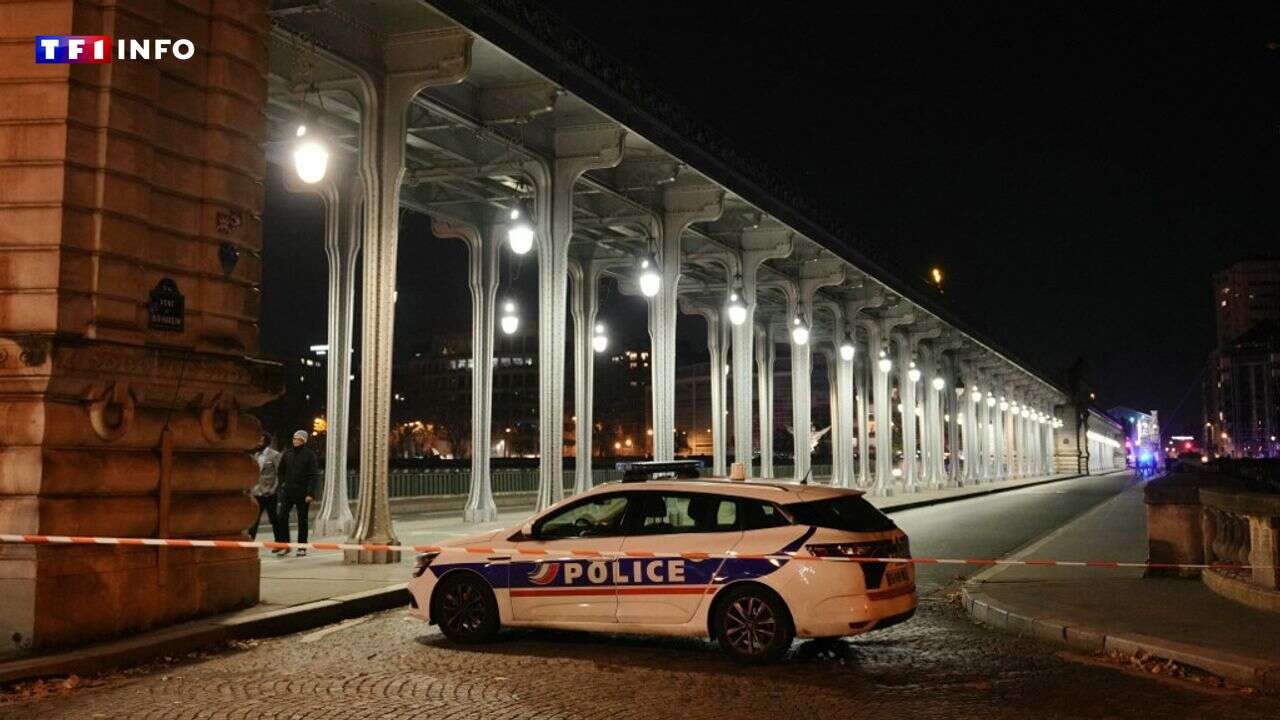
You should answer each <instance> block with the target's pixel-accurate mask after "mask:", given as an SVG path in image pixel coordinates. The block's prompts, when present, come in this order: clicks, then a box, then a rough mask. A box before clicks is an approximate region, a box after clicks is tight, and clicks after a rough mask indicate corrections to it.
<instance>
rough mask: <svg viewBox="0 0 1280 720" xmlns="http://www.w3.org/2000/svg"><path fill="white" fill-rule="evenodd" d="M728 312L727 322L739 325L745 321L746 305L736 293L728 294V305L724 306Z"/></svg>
mask: <svg viewBox="0 0 1280 720" xmlns="http://www.w3.org/2000/svg"><path fill="white" fill-rule="evenodd" d="M726 310H727V311H728V313H729V322H731V323H733V324H734V325H735V326H736V325H741V324H742V323H744V322H746V321H747V306H746V305H744V304H743V303H742V298H741V297H739V296H738V293H736V292H735V293H730V294H729V305H728V306H727V307H726Z"/></svg>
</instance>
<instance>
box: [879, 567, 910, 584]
mask: <svg viewBox="0 0 1280 720" xmlns="http://www.w3.org/2000/svg"><path fill="white" fill-rule="evenodd" d="M884 577H885V582H887V583H888V584H889V585H901V584H903V583H906V582H910V580H911V575H910V573H909V572H908V571H907V568H905V567H900V568H896V569H894V570H890V571H889V572H886V573H885V574H884Z"/></svg>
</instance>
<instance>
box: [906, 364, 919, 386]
mask: <svg viewBox="0 0 1280 720" xmlns="http://www.w3.org/2000/svg"><path fill="white" fill-rule="evenodd" d="M907 379H908V380H910V381H911V382H913V383H918V382H920V368H918V367H916V364H915V361H912V362H911V365H910V367H909V368H908V369H907Z"/></svg>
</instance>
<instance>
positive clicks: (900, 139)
mask: <svg viewBox="0 0 1280 720" xmlns="http://www.w3.org/2000/svg"><path fill="white" fill-rule="evenodd" d="M867 5H868V4H866V3H846V4H838V5H837V4H834V3H811V4H806V3H787V4H781V3H751V2H741V1H740V0H739V1H737V2H688V1H687V0H686V1H685V2H679V3H667V2H645V3H599V2H569V3H564V2H558V3H549V6H550V7H553V8H554V9H555V11H556V12H558V13H559V14H561V16H562V17H564V19H565V21H566V22H570V23H571V24H573V25H575V26H576V27H578V28H579V29H580V30H581V31H582V32H583V33H584V34H586V35H588V36H589V37H592V38H593V39H595V40H596V41H597V42H598V43H599V44H601V45H604V46H606V47H608V48H610V49H611V50H612V51H613V53H614V54H615V55H616V56H617V57H618V58H620V59H622V60H624V61H626V62H628V63H629V64H631V65H632V66H633V67H635V68H636V69H637V70H638V71H640V72H641V73H643V74H645V75H647V76H649V77H650V78H651V79H652V80H653V81H655V82H656V83H658V84H659V85H661V86H663V87H665V88H667V89H668V90H669V92H670V93H672V94H673V95H674V96H675V97H676V98H677V99H679V100H682V101H683V102H684V103H685V104H686V105H687V106H688V107H689V108H690V110H691V112H693V113H695V114H697V115H700V116H701V117H702V118H703V119H704V121H705V122H708V123H712V124H715V125H717V126H719V128H720V129H721V130H723V131H724V132H725V133H726V134H728V135H729V136H730V137H733V138H735V139H737V140H738V141H739V143H740V144H741V145H742V146H743V147H744V148H746V149H748V150H750V151H752V152H755V153H757V154H758V155H759V156H760V157H762V158H763V159H764V160H766V161H767V162H768V163H769V164H770V165H771V166H772V167H774V168H776V171H777V172H778V173H780V174H782V175H786V176H789V177H790V178H792V179H793V180H794V181H796V182H797V183H799V184H801V186H803V187H805V188H808V189H809V190H810V191H811V192H812V193H814V195H815V196H816V197H818V198H819V199H820V200H821V201H822V202H823V203H826V204H829V205H830V206H831V207H833V208H836V209H838V210H840V211H842V212H843V213H844V215H845V216H846V217H847V218H848V220H849V225H850V226H851V227H853V228H855V229H856V232H857V237H856V238H855V242H856V243H857V245H858V246H859V247H860V248H861V249H862V252H863V253H864V254H867V255H869V256H871V257H874V258H875V259H877V260H879V261H881V262H882V263H883V264H885V265H887V266H889V267H891V268H893V269H895V270H896V271H897V272H898V273H899V275H901V276H904V277H923V276H924V275H925V273H926V272H927V270H928V268H929V267H931V266H933V265H935V264H936V265H939V266H941V267H942V268H943V269H944V271H945V272H946V274H947V281H946V292H947V294H946V302H947V303H949V304H950V305H951V306H952V308H953V309H954V310H955V312H957V313H958V314H959V315H960V316H961V317H963V318H965V319H966V320H968V321H969V322H970V323H971V324H972V325H974V326H975V327H977V328H979V329H981V330H983V331H985V332H987V333H988V334H990V335H991V336H992V337H994V338H996V339H997V341H998V342H1000V343H1001V344H1003V345H1004V346H1005V347H1008V348H1009V349H1010V350H1011V351H1013V352H1014V353H1016V354H1017V355H1019V356H1021V357H1024V358H1026V359H1027V360H1028V361H1029V362H1030V363H1032V364H1033V365H1035V366H1037V367H1039V368H1042V369H1044V370H1045V371H1047V372H1050V373H1054V374H1055V376H1056V375H1058V374H1060V373H1061V372H1062V371H1063V370H1064V369H1065V368H1066V367H1067V366H1068V365H1069V364H1070V363H1071V362H1072V361H1073V360H1074V359H1075V358H1076V357H1078V356H1083V357H1084V358H1085V360H1086V362H1087V364H1088V366H1089V369H1090V372H1091V375H1092V378H1093V384H1094V386H1095V387H1096V388H1097V390H1098V400H1099V403H1100V404H1102V405H1104V406H1105V407H1111V406H1113V405H1122V404H1123V405H1129V406H1132V407H1136V408H1140V409H1158V410H1160V412H1161V416H1162V420H1163V421H1164V425H1165V431H1166V432H1171V431H1172V432H1179V431H1181V432H1194V431H1195V430H1196V428H1197V427H1198V426H1199V423H1200V422H1201V421H1200V386H1199V383H1200V377H1201V373H1202V371H1203V369H1204V366H1205V361H1206V359H1207V354H1208V352H1209V350H1210V349H1211V347H1212V344H1213V314H1212V308H1211V305H1210V302H1211V301H1210V295H1211V293H1210V289H1209V277H1210V274H1211V273H1212V272H1213V271H1214V270H1217V269H1219V268H1221V267H1223V266H1225V265H1227V264H1229V263H1231V262H1232V261H1234V260H1237V259H1240V258H1243V257H1248V256H1254V255H1261V254H1270V255H1276V254H1280V231H1278V230H1277V228H1280V102H1278V101H1277V92H1278V91H1280V50H1277V49H1275V48H1274V46H1273V44H1274V43H1280V9H1277V8H1278V7H1280V6H1276V5H1269V6H1268V5H1257V6H1249V5H1235V6H1234V7H1237V8H1250V7H1258V8H1263V9H1261V10H1257V11H1254V12H1247V11H1237V12H1236V13H1225V12H1219V11H1213V12H1209V11H1206V12H1203V13H1200V14H1196V15H1192V14H1183V15H1178V14H1171V13H1169V12H1168V11H1167V10H1165V9H1163V8H1164V7H1166V6H1155V5H1152V6H1151V12H1148V13H1137V12H1135V13H1132V14H1127V13H1117V12H1115V11H1113V10H1105V11H1101V10H1100V11H1096V12H1085V11H1081V10H1079V9H1072V10H1071V11H1069V12H1067V11H1062V12H1054V11H1049V12H1046V11H1044V10H1041V9H1039V8H1037V9H1035V10H1034V11H1033V10H1030V9H1028V10H1025V11H1023V10H1018V11H1009V10H1001V11H1000V12H987V11H978V10H975V9H974V7H975V6H973V5H971V4H967V3H966V4H965V7H966V12H963V13H961V12H958V11H955V10H945V11H944V10H939V9H937V8H934V7H932V6H931V5H930V4H926V3H907V4H905V7H907V8H910V9H909V10H902V9H898V8H900V7H903V5H902V4H888V3H876V4H874V5H875V6H883V7H885V8H888V7H893V8H895V9H894V10H893V11H889V10H885V11H883V12H879V11H868V10H867V8H866V6H867ZM1157 7H1160V8H1161V9H1160V10H1159V11H1157V10H1156V9H1155V8H1157ZM1180 7H1181V6H1180ZM1206 7H1216V5H1214V6H1210V5H1206ZM806 8H808V9H806ZM267 198H268V204H267V214H266V227H267V236H266V246H267V249H266V253H265V269H264V283H263V284H264V303H263V350H264V353H265V354H268V355H278V356H285V355H292V354H295V353H296V352H299V351H300V350H302V349H305V347H306V345H308V344H310V343H313V342H322V341H323V337H324V327H325V324H324V307H325V292H326V281H325V265H324V258H323V253H322V252H321V251H319V248H321V247H322V245H321V244H319V243H320V233H321V224H320V220H321V218H320V216H319V210H318V206H317V205H315V204H314V203H309V202H304V201H302V200H300V199H298V198H296V197H292V196H289V195H287V194H285V193H283V192H282V191H281V190H280V188H279V183H278V179H277V178H272V181H271V182H269V184H268V196H267ZM403 227H404V231H405V232H404V235H403V236H402V238H403V239H402V243H401V245H402V252H401V257H400V261H399V262H400V268H399V276H400V302H399V303H398V306H399V310H398V313H397V341H398V342H399V341H400V340H401V339H405V340H410V339H411V338H412V337H413V336H417V335H420V334H421V333H426V332H432V331H439V330H450V331H454V330H457V331H465V330H467V328H468V327H469V325H468V323H469V302H470V300H469V294H468V291H467V288H466V264H465V263H466V256H465V252H464V250H463V248H462V246H461V245H460V244H458V243H450V242H442V241H437V240H433V239H432V238H431V237H430V232H429V224H428V223H425V222H422V221H421V220H420V219H419V218H416V217H415V216H412V215H409V216H407V217H406V221H405V223H404V226H403ZM526 263H527V267H524V268H522V279H523V280H525V281H527V280H530V279H532V276H533V275H534V274H535V269H534V267H533V265H532V260H526ZM522 284H524V283H522ZM406 302H407V303H408V304H406ZM618 302H619V300H618V298H617V296H616V295H614V296H613V297H612V298H610V299H608V300H606V304H605V306H604V310H603V313H604V317H605V318H606V320H608V319H610V317H611V316H612V317H613V318H614V320H615V324H616V325H618V326H621V325H624V324H629V325H631V335H632V337H633V338H634V339H635V340H636V341H643V339H644V335H643V328H642V327H639V322H637V318H638V317H641V316H640V315H639V314H638V311H637V310H638V309H637V307H636V306H635V304H634V301H630V303H631V304H630V305H629V306H626V305H625V304H623V305H620V304H618ZM527 321H529V322H532V318H528V319H527ZM684 334H685V335H686V336H693V337H687V338H686V339H687V341H688V347H691V348H692V347H697V346H698V344H699V342H700V338H697V340H698V342H694V340H695V338H696V335H697V334H698V333H697V332H696V331H695V330H694V329H693V328H689V331H687V332H685V333H684Z"/></svg>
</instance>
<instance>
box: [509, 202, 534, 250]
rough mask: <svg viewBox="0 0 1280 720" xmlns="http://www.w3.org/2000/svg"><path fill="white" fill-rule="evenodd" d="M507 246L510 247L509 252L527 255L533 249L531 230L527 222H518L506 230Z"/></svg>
mask: <svg viewBox="0 0 1280 720" xmlns="http://www.w3.org/2000/svg"><path fill="white" fill-rule="evenodd" d="M512 212H513V213H514V212H517V211H514V210H513V211H512ZM507 244H508V245H510V246H511V252H513V253H515V254H517V255H525V254H527V253H528V252H529V251H530V250H532V249H533V228H532V227H531V226H530V225H529V223H527V222H518V223H516V224H515V225H512V226H511V227H509V228H507Z"/></svg>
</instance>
